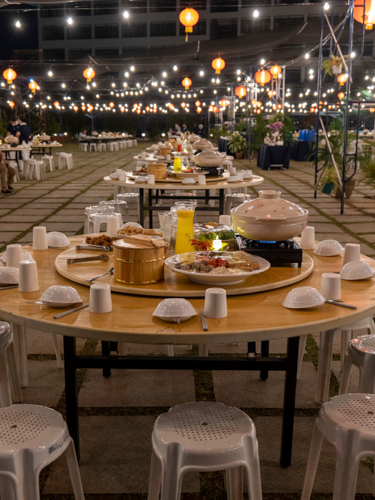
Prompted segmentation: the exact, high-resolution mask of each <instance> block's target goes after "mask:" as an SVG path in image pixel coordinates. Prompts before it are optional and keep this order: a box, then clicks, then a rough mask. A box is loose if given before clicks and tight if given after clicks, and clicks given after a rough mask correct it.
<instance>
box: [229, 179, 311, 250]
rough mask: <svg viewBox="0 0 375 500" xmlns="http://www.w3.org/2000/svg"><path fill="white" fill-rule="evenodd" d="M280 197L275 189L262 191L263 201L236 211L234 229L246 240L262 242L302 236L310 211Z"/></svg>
mask: <svg viewBox="0 0 375 500" xmlns="http://www.w3.org/2000/svg"><path fill="white" fill-rule="evenodd" d="M280 195H281V192H280V191H274V190H271V189H270V190H264V191H259V198H256V199H255V200H250V201H246V202H245V203H242V204H241V205H239V206H238V207H235V208H233V209H232V210H231V217H232V223H233V228H234V229H235V230H236V231H237V232H238V233H239V234H241V235H242V236H245V238H250V239H252V240H261V241H283V240H288V239H290V238H293V237H294V236H298V235H299V234H301V232H302V231H303V230H304V229H305V227H306V225H307V217H308V214H309V212H308V210H306V209H304V208H302V207H300V206H299V205H296V204H295V203H292V202H291V201H287V200H284V199H283V198H280Z"/></svg>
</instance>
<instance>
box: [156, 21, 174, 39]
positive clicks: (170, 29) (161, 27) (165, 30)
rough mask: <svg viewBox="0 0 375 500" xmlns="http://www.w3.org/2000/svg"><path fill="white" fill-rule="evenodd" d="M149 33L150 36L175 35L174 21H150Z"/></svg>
mask: <svg viewBox="0 0 375 500" xmlns="http://www.w3.org/2000/svg"><path fill="white" fill-rule="evenodd" d="M150 35H151V36H176V23H175V22H174V21H173V22H168V21H166V22H162V23H151V24H150Z"/></svg>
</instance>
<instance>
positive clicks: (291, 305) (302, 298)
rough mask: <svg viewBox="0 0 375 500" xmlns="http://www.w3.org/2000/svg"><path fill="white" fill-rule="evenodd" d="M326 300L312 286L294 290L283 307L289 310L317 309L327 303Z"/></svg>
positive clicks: (286, 298)
mask: <svg viewBox="0 0 375 500" xmlns="http://www.w3.org/2000/svg"><path fill="white" fill-rule="evenodd" d="M325 301H326V299H325V298H324V297H323V295H322V294H321V293H320V292H318V290H317V289H316V288H313V287H311V286H299V287H297V288H293V290H291V291H290V292H289V293H288V295H287V296H286V297H285V300H284V302H283V306H284V307H286V308H288V309H315V308H316V307H319V306H321V305H323V304H324V303H325Z"/></svg>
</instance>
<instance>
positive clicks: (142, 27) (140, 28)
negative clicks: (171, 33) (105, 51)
mask: <svg viewBox="0 0 375 500" xmlns="http://www.w3.org/2000/svg"><path fill="white" fill-rule="evenodd" d="M121 30H122V38H137V37H141V36H147V23H129V24H124V25H123V26H122V28H121Z"/></svg>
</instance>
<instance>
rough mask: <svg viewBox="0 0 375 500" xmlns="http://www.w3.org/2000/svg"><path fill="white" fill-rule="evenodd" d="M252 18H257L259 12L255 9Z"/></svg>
mask: <svg viewBox="0 0 375 500" xmlns="http://www.w3.org/2000/svg"><path fill="white" fill-rule="evenodd" d="M253 16H254V17H259V10H257V9H256V10H254V12H253Z"/></svg>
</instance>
